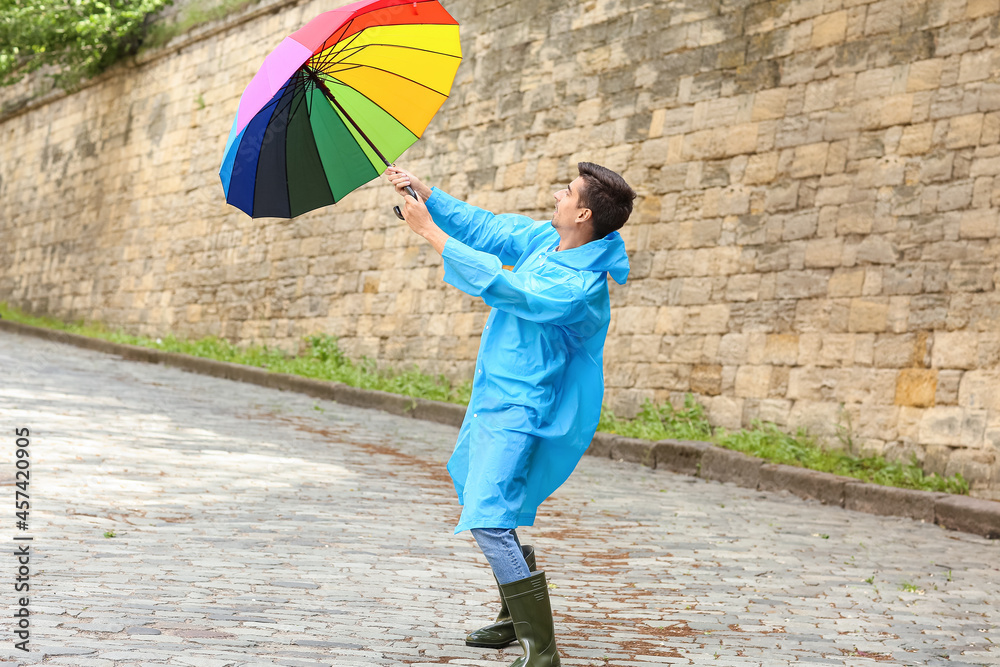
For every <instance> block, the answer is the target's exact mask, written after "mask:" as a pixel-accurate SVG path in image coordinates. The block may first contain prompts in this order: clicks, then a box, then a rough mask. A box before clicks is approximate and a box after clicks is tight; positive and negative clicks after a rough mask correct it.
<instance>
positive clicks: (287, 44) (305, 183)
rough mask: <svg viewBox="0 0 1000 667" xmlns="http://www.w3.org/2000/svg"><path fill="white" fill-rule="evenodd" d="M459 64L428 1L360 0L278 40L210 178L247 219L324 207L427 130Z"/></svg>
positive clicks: (450, 36) (440, 11) (452, 38)
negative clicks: (217, 178)
mask: <svg viewBox="0 0 1000 667" xmlns="http://www.w3.org/2000/svg"><path fill="white" fill-rule="evenodd" d="M461 60H462V50H461V46H460V44H459V39H458V22H457V21H455V19H453V18H452V17H451V16H450V15H449V14H448V12H446V11H445V10H444V8H443V7H442V6H441V5H440V4H439V3H438V2H437V1H436V0H417V1H416V2H414V1H413V0H366V1H364V2H355V3H353V4H350V5H347V6H345V7H341V8H340V9H335V10H333V11H329V12H326V13H324V14H321V15H319V16H318V17H316V18H315V19H313V20H312V21H310V22H309V24H308V25H306V26H305V27H304V28H302V29H301V30H299V31H298V32H296V33H294V34H293V35H291V36H290V37H286V38H285V40H284V41H283V42H282V43H281V44H279V45H278V48H276V49H275V50H274V51H273V52H272V53H271V54H270V55H268V56H267V58H265V59H264V64H263V65H262V66H261V68H260V70H259V71H258V72H257V74H256V75H255V76H254V78H253V80H252V81H251V82H250V85H248V86H247V88H246V90H244V91H243V96H242V97H241V98H240V106H239V110H238V111H237V113H236V120H235V121H234V122H233V127H232V130H230V132H229V139H228V141H227V142H226V153H225V157H224V158H223V162H222V169H221V170H220V171H219V176H220V177H221V178H222V186H223V189H224V190H225V192H226V201H227V202H229V203H230V204H232V205H233V206H235V207H237V208H238V209H240V210H242V211H244V212H245V213H247V214H248V215H250V216H251V217H254V218H260V217H276V218H291V217H294V216H296V215H301V214H303V213H305V212H306V211H311V210H313V209H316V208H319V207H321V206H326V205H328V204H332V203H334V202H336V201H339V200H340V199H342V198H343V197H344V196H345V195H346V194H348V193H349V192H351V191H352V190H354V189H355V188H357V187H359V186H361V185H363V184H365V183H367V182H368V181H370V180H372V179H373V178H376V177H377V176H378V175H379V174H381V173H382V172H383V171H384V170H385V168H386V167H387V166H388V165H390V164H391V163H392V161H393V160H395V159H396V158H398V157H399V156H400V155H401V154H402V152H403V151H405V150H406V149H407V148H409V147H410V146H411V145H412V144H413V143H414V142H415V141H416V140H417V138H418V137H420V135H421V134H422V133H423V131H424V130H425V129H426V128H427V125H428V124H429V123H430V121H431V118H433V117H434V114H435V113H436V112H437V110H438V109H439V108H440V107H441V104H442V103H444V101H445V100H446V99H447V98H448V93H449V92H450V90H451V85H452V82H453V81H454V78H455V72H456V71H457V70H458V65H459V63H460V62H461Z"/></svg>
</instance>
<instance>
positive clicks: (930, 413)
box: [919, 406, 964, 447]
mask: <svg viewBox="0 0 1000 667" xmlns="http://www.w3.org/2000/svg"><path fill="white" fill-rule="evenodd" d="M963 418H964V412H963V410H962V408H959V407H950V406H936V407H933V408H928V409H927V410H925V411H924V413H923V416H922V417H921V418H920V426H919V433H920V436H919V437H920V442H921V444H927V445H948V446H952V447H958V446H960V445H961V443H962V420H963Z"/></svg>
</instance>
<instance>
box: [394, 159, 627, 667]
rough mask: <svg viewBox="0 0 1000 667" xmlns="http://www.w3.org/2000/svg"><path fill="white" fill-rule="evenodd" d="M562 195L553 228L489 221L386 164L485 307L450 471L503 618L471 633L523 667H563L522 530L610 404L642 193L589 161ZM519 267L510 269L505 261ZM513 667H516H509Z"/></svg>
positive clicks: (412, 222)
mask: <svg viewBox="0 0 1000 667" xmlns="http://www.w3.org/2000/svg"><path fill="white" fill-rule="evenodd" d="M578 169H579V172H580V175H579V176H578V177H577V178H576V179H574V180H573V182H571V183H570V184H569V185H568V186H567V187H566V188H564V189H562V190H560V191H558V192H556V193H555V195H554V196H555V200H556V207H555V211H554V212H553V215H552V220H551V222H536V221H533V220H531V219H530V218H527V217H525V216H521V215H494V214H493V213H490V212H489V211H485V210H483V209H480V208H476V207H475V206H471V205H469V204H466V203H464V202H461V201H458V200H457V199H454V198H453V197H450V196H449V195H447V194H445V193H444V192H442V191H440V190H438V189H436V188H434V189H431V188H428V187H427V186H426V185H424V183H423V182H422V181H420V179H418V178H416V177H415V176H413V174H411V173H409V172H407V171H404V170H402V169H399V168H397V167H390V168H389V170H388V171H387V172H386V173H387V174H388V176H389V180H390V182H391V183H392V184H393V185H394V186H395V188H396V191H397V192H398V193H399V194H401V195H403V194H404V192H405V190H406V188H407V187H412V189H413V191H415V192H416V195H417V198H414V197H413V196H410V195H408V194H407V195H404V199H405V207H404V211H403V215H404V217H405V219H406V223H407V224H408V225H409V226H410V228H411V229H412V230H413V231H414V232H416V233H417V234H419V235H420V236H422V237H424V239H426V240H427V242H428V243H430V244H431V246H433V247H434V249H435V250H437V251H438V252H439V253H441V256H442V258H443V260H444V269H445V273H444V280H445V282H446V283H448V284H450V285H453V286H454V287H457V288H458V289H460V290H462V291H463V292H465V293H467V294H470V295H472V296H478V297H481V298H482V299H483V301H485V302H486V304H487V305H489V306H490V307H491V308H492V310H491V311H490V315H489V318H488V319H487V321H486V328H485V329H484V330H483V336H482V340H481V343H480V347H479V356H478V358H477V360H476V368H475V378H474V380H473V385H472V400H471V401H470V403H469V409H468V412H467V413H466V415H465V421H464V423H463V424H462V428H461V431H460V432H459V435H458V443H457V444H456V446H455V451H454V453H453V454H452V456H451V459H450V460H449V462H448V472H449V473H450V474H451V477H452V480H453V481H454V483H455V490H456V491H457V492H458V499H459V502H460V503H461V504H462V505H463V508H462V516H461V518H460V520H459V523H458V526H457V527H456V528H455V532H456V533H458V532H461V531H463V530H471V531H472V535H473V537H474V538H475V539H476V542H477V543H478V544H479V546H480V548H482V550H483V553H484V554H485V556H486V559H487V560H488V561H489V563H490V567H491V568H492V569H493V574H494V576H495V577H496V580H497V583H498V584H499V587H500V597H501V611H500V616H499V617H498V618H497V620H496V622H495V623H493V624H492V625H489V626H487V627H485V628H482V629H480V630H477V631H475V632H473V633H472V634H470V635H469V636H468V637H467V638H466V643H467V644H469V645H470V646H484V647H491V648H502V647H503V646H506V645H507V644H509V643H511V642H513V641H514V640H515V639H517V641H518V642H519V643H520V644H521V647H522V648H523V650H524V657H523V658H520V659H518V661H517V662H515V663H514V664H516V665H517V666H518V667H557V666H558V665H559V654H558V652H557V650H556V642H555V635H554V631H553V627H552V625H553V624H552V611H551V607H550V605H549V597H548V586H547V585H546V582H545V573H544V572H533V571H534V551H533V550H532V549H531V547H529V546H524V547H522V546H521V544H520V541H519V540H518V537H517V533H516V532H515V529H516V528H517V527H518V526H530V525H532V524H533V523H534V520H535V512H536V510H537V508H538V506H539V505H540V504H541V503H542V501H544V500H545V499H546V498H547V497H548V496H549V495H550V494H551V493H552V492H553V491H555V490H556V488H558V487H559V485H561V484H562V483H563V482H564V481H566V478H568V477H569V475H570V473H571V472H573V469H574V468H575V467H576V464H577V463H578V462H579V461H580V457H581V456H582V455H583V453H584V451H585V450H586V449H587V447H588V446H589V445H590V441H591V439H592V438H593V437H594V431H595V430H596V429H597V422H598V419H599V418H600V414H601V401H602V399H603V396H604V367H603V355H604V339H605V336H606V334H607V331H608V323H609V321H610V318H611V306H610V302H609V298H608V284H607V276H608V275H610V276H611V277H612V278H613V279H614V280H615V281H616V282H617V283H619V284H624V283H625V279H626V278H627V277H628V272H629V264H628V256H627V255H626V253H625V244H624V243H623V242H622V238H621V235H619V234H618V231H617V230H618V229H620V228H621V227H622V225H624V224H625V221H626V220H628V217H629V215H630V214H631V213H632V202H633V200H634V199H635V196H636V195H635V192H634V191H633V190H632V188H631V187H629V185H628V184H627V183H626V182H625V180H624V179H623V178H622V177H621V176H619V175H618V174H616V173H615V172H613V171H611V170H610V169H606V168H604V167H601V166H599V165H596V164H592V163H589V162H581V163H579V165H578ZM505 265H508V266H513V267H514V269H513V271H507V270H504V268H503V267H504V266H505ZM512 667H513V666H512Z"/></svg>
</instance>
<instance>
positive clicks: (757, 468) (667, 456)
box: [587, 433, 1000, 540]
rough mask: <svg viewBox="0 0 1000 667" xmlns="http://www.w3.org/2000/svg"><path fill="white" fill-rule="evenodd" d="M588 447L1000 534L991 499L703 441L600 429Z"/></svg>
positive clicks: (999, 508)
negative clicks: (872, 479) (874, 480)
mask: <svg viewBox="0 0 1000 667" xmlns="http://www.w3.org/2000/svg"><path fill="white" fill-rule="evenodd" d="M598 441H602V444H601V445H600V446H596V445H597V444H598ZM587 453H588V454H594V455H596V456H602V457H607V458H611V459H615V460H618V461H628V462H632V463H641V464H642V465H645V466H649V467H650V468H654V469H656V468H663V469H665V470H669V471H671V472H677V473H682V474H685V475H695V476H697V477H701V478H703V479H710V480H714V481H718V482H731V483H733V484H735V485H737V486H741V487H746V488H749V489H757V490H759V491H788V492H789V493H792V494H793V495H796V496H798V497H800V498H806V499H809V500H818V501H819V502H821V503H823V504H824V505H835V506H837V507H843V508H844V509H848V510H854V511H856V512H865V513H867V514H880V515H883V516H900V517H905V518H909V519H915V520H918V521H924V522H927V523H932V522H933V523H936V524H938V525H939V526H941V527H943V528H947V529H949V530H958V531H962V532H965V533H973V534H975V535H981V536H983V537H986V538H989V539H991V540H996V539H1000V503H998V502H994V501H992V500H983V499H981V498H971V497H969V496H959V495H954V494H950V493H937V492H933V491H918V490H916V489H901V488H897V487H894V486H879V485H877V484H867V483H865V482H862V481H860V480H857V479H854V478H853V477H843V476H841V475H833V474H830V473H826V472H819V471H818V470H810V469H808V468H797V467H795V466H788V465H782V464H777V463H768V462H767V461H765V460H764V459H759V458H756V457H754V456H747V455H746V454H743V453H741V452H737V451H733V450H730V449H723V448H721V447H716V446H715V445H713V444H711V443H707V442H691V441H686V440H660V441H659V442H653V443H651V442H649V441H647V440H639V439H636V438H625V437H622V436H609V435H608V434H605V433H598V434H597V435H596V436H595V437H594V444H593V445H591V446H590V449H589V450H588V451H587Z"/></svg>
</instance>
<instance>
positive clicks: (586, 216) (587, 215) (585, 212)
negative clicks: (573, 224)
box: [576, 208, 594, 222]
mask: <svg viewBox="0 0 1000 667" xmlns="http://www.w3.org/2000/svg"><path fill="white" fill-rule="evenodd" d="M593 217H594V212H593V211H591V210H590V209H589V208H581V209H580V212H579V213H577V214H576V221H577V222H588V221H589V220H590V219H591V218H593Z"/></svg>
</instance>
